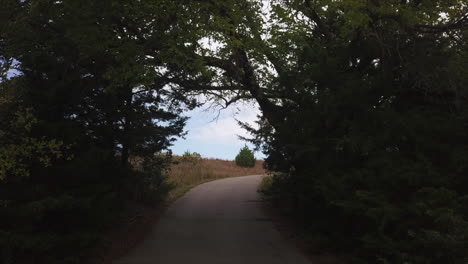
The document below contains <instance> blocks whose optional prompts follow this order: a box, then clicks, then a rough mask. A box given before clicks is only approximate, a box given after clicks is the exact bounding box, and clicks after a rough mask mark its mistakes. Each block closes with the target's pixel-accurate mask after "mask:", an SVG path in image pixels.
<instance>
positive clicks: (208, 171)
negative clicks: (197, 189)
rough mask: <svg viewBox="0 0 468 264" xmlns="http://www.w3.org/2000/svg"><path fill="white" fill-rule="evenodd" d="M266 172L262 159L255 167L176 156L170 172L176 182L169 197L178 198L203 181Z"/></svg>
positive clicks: (172, 179)
mask: <svg viewBox="0 0 468 264" xmlns="http://www.w3.org/2000/svg"><path fill="white" fill-rule="evenodd" d="M264 173H265V170H264V169H263V161H262V160H257V161H256V164H255V167H253V168H242V167H239V166H237V165H236V164H235V162H234V161H229V160H220V159H201V158H196V157H192V158H184V157H175V164H173V165H172V166H171V169H170V171H169V172H168V177H169V181H170V182H172V183H174V184H175V188H174V189H173V190H172V191H171V192H170V193H169V197H168V199H169V200H172V199H176V198H177V197H179V196H180V195H182V194H184V193H185V192H186V191H188V190H190V188H192V187H194V186H196V185H198V184H200V183H203V182H207V181H212V180H216V179H222V178H228V177H237V176H246V175H257V174H264Z"/></svg>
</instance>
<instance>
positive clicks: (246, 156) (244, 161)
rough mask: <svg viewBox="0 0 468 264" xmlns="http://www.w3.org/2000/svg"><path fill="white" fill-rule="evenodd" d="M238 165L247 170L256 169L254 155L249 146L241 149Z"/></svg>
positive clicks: (237, 158)
mask: <svg viewBox="0 0 468 264" xmlns="http://www.w3.org/2000/svg"><path fill="white" fill-rule="evenodd" d="M236 165H237V166H240V167H245V168H253V167H255V157H254V154H253V152H252V151H251V150H250V149H249V148H248V147H247V146H244V147H243V148H241V149H240V151H239V154H237V156H236Z"/></svg>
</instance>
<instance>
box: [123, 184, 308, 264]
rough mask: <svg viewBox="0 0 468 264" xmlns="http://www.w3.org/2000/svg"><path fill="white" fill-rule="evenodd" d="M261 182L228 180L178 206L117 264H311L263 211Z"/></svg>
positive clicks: (204, 188) (194, 192) (198, 191)
mask: <svg viewBox="0 0 468 264" xmlns="http://www.w3.org/2000/svg"><path fill="white" fill-rule="evenodd" d="M261 177H262V176H245V177H237V178H228V179H223V180H218V181H213V182H209V183H205V184H202V185H199V186H197V187H195V188H193V189H192V190H191V191H189V192H188V193H187V194H186V195H185V196H183V197H182V198H180V199H179V200H177V201H176V202H175V203H174V204H173V205H172V206H171V207H170V208H168V210H167V212H166V214H165V215H164V216H163V217H162V219H161V220H160V221H159V223H158V224H157V226H156V227H155V229H154V230H153V231H152V232H151V233H150V234H148V237H147V239H146V240H145V241H144V242H143V243H142V244H141V245H140V246H138V247H137V248H136V249H134V250H133V251H132V252H130V254H128V255H127V256H125V257H124V258H122V259H120V260H118V261H115V262H114V263H115V264H150V263H151V264H280V263H281V264H310V263H309V262H308V261H307V260H306V259H305V258H304V257H303V256H302V255H301V254H300V253H299V252H298V251H297V250H296V249H295V248H293V247H292V246H291V245H290V244H289V243H287V242H286V241H285V240H284V239H283V238H282V237H281V236H280V234H279V233H278V232H277V231H276V230H275V229H274V227H273V223H272V222H271V221H269V219H268V218H267V217H266V216H265V215H264V214H263V213H262V211H261V210H260V208H259V207H260V204H259V197H258V195H257V192H256V190H257V187H258V184H259V183H260V181H261Z"/></svg>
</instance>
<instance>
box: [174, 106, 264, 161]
mask: <svg viewBox="0 0 468 264" xmlns="http://www.w3.org/2000/svg"><path fill="white" fill-rule="evenodd" d="M218 111H219V110H210V109H208V110H207V109H206V108H203V107H202V108H197V109H195V110H193V111H190V112H188V113H187V116H189V117H190V119H189V120H188V122H187V126H186V128H185V129H186V130H187V131H188V134H187V136H185V139H181V138H179V139H178V140H177V142H175V144H174V146H173V147H171V149H172V151H173V153H174V154H175V155H180V154H183V153H184V152H185V151H187V150H188V151H190V152H198V153H200V154H201V155H202V156H203V157H206V158H219V159H227V160H233V159H234V158H235V156H236V155H237V153H238V152H239V149H240V148H241V147H243V146H244V144H246V142H244V141H242V140H240V139H239V138H238V135H241V136H248V135H247V133H246V132H245V130H243V129H242V128H241V127H239V125H238V124H237V121H236V119H237V120H240V121H242V122H248V123H250V124H254V121H255V120H257V115H258V114H259V110H258V107H257V105H254V104H252V103H249V104H247V103H245V104H237V105H233V106H230V107H228V108H227V109H225V110H222V111H221V112H220V113H219V116H218ZM217 116H218V118H216V117H217ZM247 145H248V146H249V147H250V148H251V149H252V146H251V145H249V144H247ZM255 157H257V158H259V159H263V158H264V155H263V153H261V152H256V153H255Z"/></svg>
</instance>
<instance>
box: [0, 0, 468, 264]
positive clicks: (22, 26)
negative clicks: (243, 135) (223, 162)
mask: <svg viewBox="0 0 468 264" xmlns="http://www.w3.org/2000/svg"><path fill="white" fill-rule="evenodd" d="M0 4H1V8H0V248H1V251H0V262H2V263H15V264H17V263H28V264H29V263H83V262H84V261H85V259H87V257H88V256H89V255H90V254H92V251H93V248H94V247H95V244H96V242H97V241H99V239H100V237H101V234H103V233H105V231H106V230H107V228H108V227H110V226H112V224H113V222H115V221H116V219H118V218H119V216H121V215H122V214H124V213H125V210H124V204H125V201H133V202H140V203H147V204H155V203H157V202H158V201H161V200H162V199H164V197H165V196H166V194H167V192H168V189H169V187H170V186H169V185H168V184H167V179H166V176H165V175H166V174H165V171H166V169H167V168H168V166H169V164H170V162H171V155H170V153H169V154H168V155H155V154H157V153H161V152H164V151H165V150H166V149H167V148H168V147H169V146H170V145H171V143H172V142H173V141H174V139H175V137H177V136H183V135H184V131H183V128H184V125H185V121H186V118H185V117H183V113H184V111H186V110H190V109H193V108H194V107H196V106H197V105H199V102H197V100H196V98H203V99H207V100H208V101H210V102H212V105H213V106H218V107H220V108H222V107H227V106H229V105H231V104H233V103H235V102H237V101H241V100H247V101H249V100H252V101H255V102H256V103H257V104H258V105H259V107H260V109H261V112H262V115H261V116H260V117H259V120H258V126H257V127H250V126H249V125H247V124H242V125H243V126H244V128H246V129H247V130H248V131H250V132H251V133H252V138H251V139H250V140H251V142H253V143H254V144H256V145H257V146H258V147H259V148H261V149H262V150H263V151H264V152H265V154H266V155H267V157H268V158H267V159H266V166H267V167H268V168H269V169H270V170H272V171H276V172H278V173H279V174H277V176H275V178H274V180H273V182H272V184H271V186H270V188H269V189H268V190H267V191H266V192H267V194H268V195H270V197H271V198H272V199H273V200H274V201H275V202H276V204H277V205H278V206H281V207H282V208H283V209H285V210H287V211H289V212H290V214H291V215H292V216H293V217H295V219H297V220H299V221H300V222H301V225H302V226H303V227H304V230H306V231H305V232H306V233H307V237H308V240H309V241H311V247H312V248H313V249H314V250H316V251H321V252H333V253H335V254H337V255H340V256H343V262H344V263H412V264H416V263H460V264H465V263H466V262H467V261H468V252H467V251H466V248H467V246H468V205H467V204H468V178H467V176H466V175H468V148H467V147H468V135H467V132H466V131H467V121H468V119H467V106H468V104H467V96H468V95H467V92H466V89H467V87H468V45H467V41H466V37H467V34H468V33H467V32H468V17H467V14H468V6H467V5H466V1H465V0H450V1H447V0H433V1H420V0H414V1H407V0H403V1H402V0H391V1H383V0H370V1H369V0H355V1H334V0H300V1H285V0H272V1H255V0H243V1H235V0H226V1H218V0H199V1H189V0H182V1H172V0H140V1H130V0H119V1H117V0H102V1H91V0H67V1H50V0H25V1H19V0H4V1H2V2H1V3H0ZM198 95H204V96H202V97H200V96H198ZM130 157H139V158H141V159H142V160H141V164H140V166H139V167H138V168H137V169H135V168H133V166H132V164H131V163H130V162H129V159H130Z"/></svg>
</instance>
